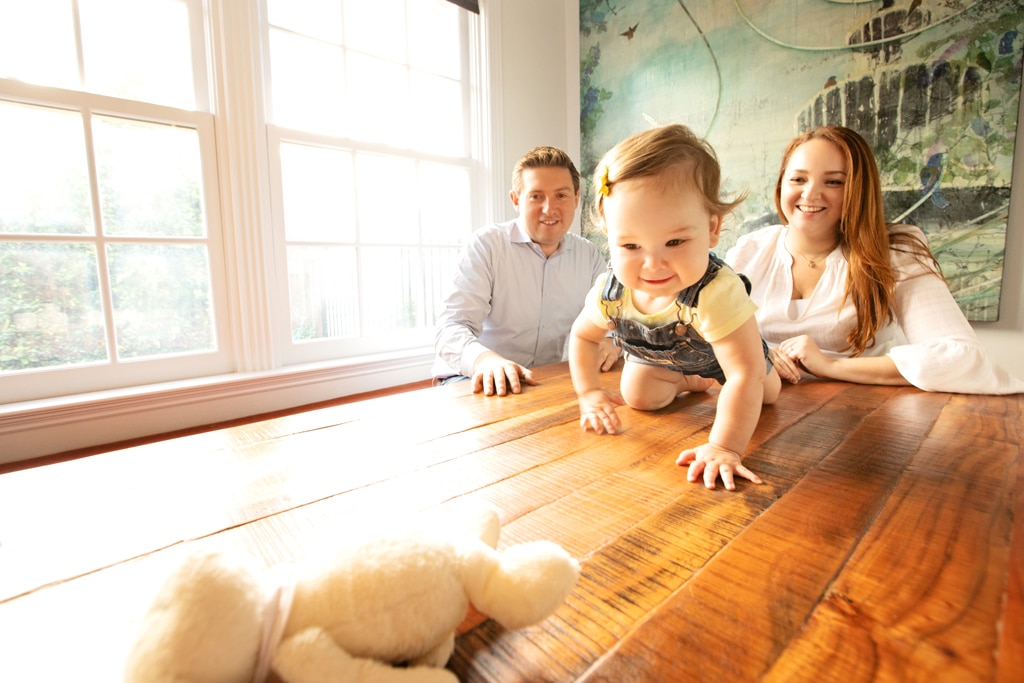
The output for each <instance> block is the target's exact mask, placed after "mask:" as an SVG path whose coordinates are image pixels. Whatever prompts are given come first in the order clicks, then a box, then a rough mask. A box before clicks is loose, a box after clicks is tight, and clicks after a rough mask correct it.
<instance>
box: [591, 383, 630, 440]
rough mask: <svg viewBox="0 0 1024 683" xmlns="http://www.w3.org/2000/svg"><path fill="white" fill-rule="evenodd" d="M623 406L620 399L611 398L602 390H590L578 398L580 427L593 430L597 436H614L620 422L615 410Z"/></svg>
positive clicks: (620, 424)
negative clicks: (607, 434)
mask: <svg viewBox="0 0 1024 683" xmlns="http://www.w3.org/2000/svg"><path fill="white" fill-rule="evenodd" d="M622 404H623V401H622V399H620V398H617V397H615V396H612V395H611V394H609V393H608V392H607V391H604V390H603V389H592V390H590V391H588V392H586V393H584V394H582V395H581V396H580V427H582V428H583V429H584V431H585V430H587V429H593V430H594V431H595V432H597V433H598V434H603V433H605V432H607V433H609V434H614V433H615V432H616V431H617V430H618V428H619V427H621V426H622V421H621V420H619V416H618V415H616V414H615V408H616V407H617V406H621V405H622Z"/></svg>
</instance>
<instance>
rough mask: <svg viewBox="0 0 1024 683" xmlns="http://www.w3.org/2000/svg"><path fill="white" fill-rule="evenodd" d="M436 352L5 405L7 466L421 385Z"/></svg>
mask: <svg viewBox="0 0 1024 683" xmlns="http://www.w3.org/2000/svg"><path fill="white" fill-rule="evenodd" d="M432 362H433V355H432V352H424V353H417V354H415V355H411V356H410V355H409V354H405V355H399V354H394V355H388V356H380V357H374V358H369V359H368V358H362V359H359V360H358V361H346V362H336V363H320V364H316V365H306V366H301V367H293V368H285V369H281V370H275V371H272V372H261V373H246V374H235V375H222V376H217V377H206V378H202V379H199V380H194V381H182V382H171V383H166V384H159V385H151V386H144V387H133V388H131V389H125V390H118V391H106V392H99V393H95V394H80V395H76V396H65V397H61V398H58V399H49V400H43V401H30V402H25V403H9V404H5V405H0V464H4V463H12V462H19V461H22V460H28V459H31V458H38V457H42V456H47V455H55V454H58V453H64V452H67V451H71V450H77V449H80V448H87V447H91V446H98V445H102V444H109V443H117V442H120V441H125V440H129V439H136V438H141V437H146V436H152V435H155V434H163V433H166V432H172V431H175V430H180V429H188V428H193V427H200V426H203V425H209V424H215V423H217V422H224V421H227V420H235V419H239V418H243V417H248V416H252V415H259V414H262V413H270V412H274V411H279V410H286V409H289V408H295V407H298V406H303V405H308V404H311V403H319V402H321V401H329V400H332V399H336V398H340V397H342V396H349V395H352V394H358V393H363V392H367V391H375V390H378V389H385V388H388V387H393V386H398V385H401V384H408V383H410V382H419V381H423V380H425V379H429V378H430V367H431V363H432Z"/></svg>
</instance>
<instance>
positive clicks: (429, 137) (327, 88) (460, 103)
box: [267, 0, 475, 362]
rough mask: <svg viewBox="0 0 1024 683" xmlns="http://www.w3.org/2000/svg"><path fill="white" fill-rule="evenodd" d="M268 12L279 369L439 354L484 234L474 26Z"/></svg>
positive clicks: (276, 3) (450, 17)
mask: <svg viewBox="0 0 1024 683" xmlns="http://www.w3.org/2000/svg"><path fill="white" fill-rule="evenodd" d="M267 9H268V19H269V22H268V35H267V40H268V42H267V44H268V45H269V50H268V52H269V55H270V74H271V77H270V81H269V98H268V100H269V107H268V109H269V112H268V119H269V121H270V125H269V126H268V131H269V134H268V140H269V146H270V156H271V164H270V169H271V175H272V178H273V182H272V187H273V192H274V193H273V200H272V204H273V205H274V206H276V207H281V208H282V210H281V211H279V212H275V216H274V219H275V231H276V233H277V235H278V240H277V241H278V243H279V244H283V245H284V248H283V249H282V250H280V251H279V252H278V253H277V278H278V281H279V282H287V291H288V294H289V296H288V299H287V301H279V302H278V303H279V313H280V311H281V309H283V308H285V307H286V308H287V320H288V324H287V325H281V326H280V327H279V328H278V329H279V332H280V333H281V336H280V337H279V339H278V340H277V342H278V346H279V348H281V349H284V352H283V355H284V357H285V358H284V360H285V362H301V361H309V360H320V359H324V358H330V357H338V356H351V355H359V354H365V353H371V352H374V351H390V350H395V349H402V348H409V347H411V346H426V345H430V344H431V343H432V339H433V326H434V322H435V320H436V316H437V313H438V310H437V307H438V305H439V303H440V300H441V288H442V287H443V286H444V284H445V283H446V282H447V280H448V278H449V277H450V274H451V272H452V271H453V268H454V259H455V257H456V255H457V251H458V247H459V245H460V243H461V242H462V240H463V239H464V238H465V237H466V236H467V235H468V234H469V233H470V232H471V230H472V228H473V225H474V224H473V215H472V201H473V196H474V195H473V192H472V191H471V190H472V185H473V181H472V178H473V174H474V170H475V160H474V158H473V157H472V156H471V150H472V149H473V147H474V140H473V138H472V127H471V126H470V125H469V123H470V121H471V120H472V114H471V99H472V92H473V91H472V83H471V79H470V63H469V59H468V57H469V55H468V52H467V50H466V46H467V45H468V44H469V21H470V16H471V15H469V14H468V13H466V12H465V11H464V10H460V9H459V8H458V7H457V6H455V5H453V4H451V3H450V2H447V0H414V1H413V0H344V2H340V3H339V2H336V1H332V2H317V3H313V2H307V3H295V2H294V0H268V2H267ZM281 317H285V316H284V315H282V316H281Z"/></svg>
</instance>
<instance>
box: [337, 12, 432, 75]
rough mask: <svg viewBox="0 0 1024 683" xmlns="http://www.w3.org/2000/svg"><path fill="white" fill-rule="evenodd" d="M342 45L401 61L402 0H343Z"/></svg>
mask: <svg viewBox="0 0 1024 683" xmlns="http://www.w3.org/2000/svg"><path fill="white" fill-rule="evenodd" d="M416 1H417V2H420V1H422V0H416ZM345 45H347V46H348V47H349V48H350V49H352V50H356V51H358V52H364V53H366V54H369V55H375V56H377V57H382V58H383V59H388V60H390V61H392V62H400V63H402V64H404V63H405V62H406V56H405V55H406V51H405V0H345Z"/></svg>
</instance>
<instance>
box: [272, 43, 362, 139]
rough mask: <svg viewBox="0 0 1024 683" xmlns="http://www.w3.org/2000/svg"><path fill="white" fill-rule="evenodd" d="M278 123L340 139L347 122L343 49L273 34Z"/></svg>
mask: <svg viewBox="0 0 1024 683" xmlns="http://www.w3.org/2000/svg"><path fill="white" fill-rule="evenodd" d="M270 78H271V92H272V93H273V98H272V100H273V109H274V111H273V113H272V115H271V118H272V120H273V122H274V123H276V124H277V125H279V126H285V127H287V128H296V129H298V130H309V131H317V132H321V133H329V134H335V135H340V134H342V133H343V132H344V131H345V129H346V126H347V123H346V118H345V58H344V54H343V52H342V50H341V48H339V47H334V46H332V45H327V44H325V43H321V42H318V41H315V40H310V39H308V38H302V37H300V36H296V35H293V34H291V33H286V32H284V31H278V30H271V31H270Z"/></svg>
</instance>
